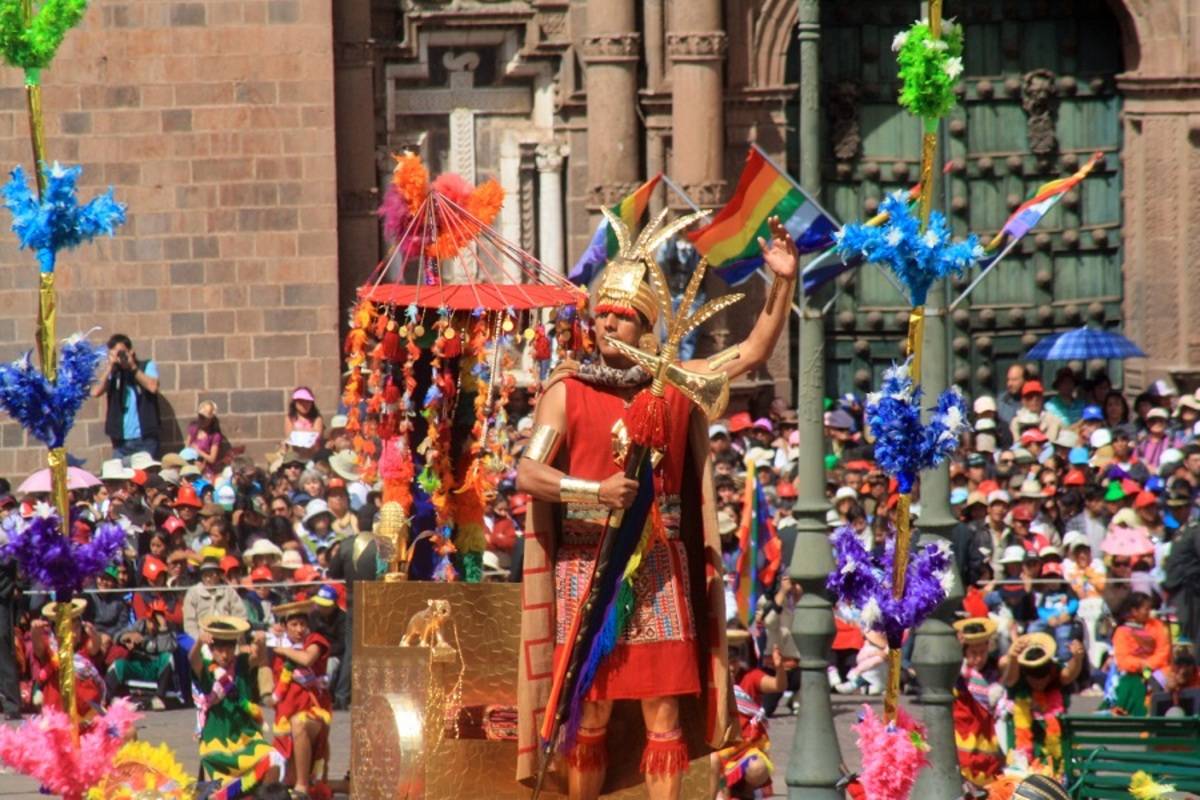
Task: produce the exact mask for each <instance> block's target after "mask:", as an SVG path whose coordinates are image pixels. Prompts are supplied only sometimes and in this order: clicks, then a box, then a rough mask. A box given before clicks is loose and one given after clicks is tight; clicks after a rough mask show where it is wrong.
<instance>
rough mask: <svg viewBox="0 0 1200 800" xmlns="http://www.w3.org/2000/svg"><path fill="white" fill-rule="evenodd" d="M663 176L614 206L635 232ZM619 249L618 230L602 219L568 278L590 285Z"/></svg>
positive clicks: (653, 179)
mask: <svg viewBox="0 0 1200 800" xmlns="http://www.w3.org/2000/svg"><path fill="white" fill-rule="evenodd" d="M660 180H662V173H661V172H660V173H659V174H657V175H655V176H654V177H653V178H651V179H650V180H648V181H646V182H645V183H643V184H642V185H641V186H640V187H638V189H637V190H636V191H635V192H634V193H633V194H631V195H629V196H628V197H626V198H625V199H624V200H622V201H621V202H619V203H617V204H616V205H615V206H613V207H612V209H611V210H612V213H613V214H615V215H616V216H617V218H618V219H620V220H621V221H622V222H624V223H625V226H626V227H628V228H629V230H630V232H631V233H633V234H634V235H636V234H637V231H638V229H640V228H641V226H642V220H643V218H644V217H645V216H646V208H647V207H648V206H649V205H650V195H652V194H654V189H655V187H657V186H658V182H659V181H660ZM618 250H620V246H619V244H618V243H617V234H616V233H615V232H613V231H611V230H609V227H608V220H607V219H602V220H600V224H599V225H598V226H597V227H596V233H595V235H594V236H592V241H591V243H590V244H589V245H588V246H587V249H586V250H584V251H583V255H582V256H580V257H579V260H578V261H576V262H575V266H574V267H572V268H571V274H570V275H568V276H567V278H568V279H569V280H570V281H571V282H572V283H574V284H575V285H576V286H587V285H588V284H589V283H591V282H592V278H594V277H596V274H597V273H599V272H600V270H601V269H603V268H604V265H605V264H607V263H608V261H609V259H611V258H612V257H613V256H615V255H616V254H617V251H618Z"/></svg>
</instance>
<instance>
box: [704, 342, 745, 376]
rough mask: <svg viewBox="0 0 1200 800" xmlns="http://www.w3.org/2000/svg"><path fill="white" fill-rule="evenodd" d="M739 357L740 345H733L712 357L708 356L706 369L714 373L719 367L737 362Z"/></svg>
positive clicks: (740, 352) (740, 355)
mask: <svg viewBox="0 0 1200 800" xmlns="http://www.w3.org/2000/svg"><path fill="white" fill-rule="evenodd" d="M741 357H742V351H741V349H740V345H736V344H735V345H733V346H732V347H726V348H725V349H724V350H722V351H721V352H719V353H717V354H716V355H714V356H710V357H709V359H708V368H709V369H711V370H712V371H713V372H716V371H717V370H719V369H720V368H721V367H723V366H725V365H726V364H730V363H732V362H734V361H737V360H738V359H739V358H741Z"/></svg>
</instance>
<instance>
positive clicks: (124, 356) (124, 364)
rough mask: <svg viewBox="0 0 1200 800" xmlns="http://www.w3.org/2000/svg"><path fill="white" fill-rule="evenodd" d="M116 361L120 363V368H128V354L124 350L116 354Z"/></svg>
mask: <svg viewBox="0 0 1200 800" xmlns="http://www.w3.org/2000/svg"><path fill="white" fill-rule="evenodd" d="M117 360H118V361H120V362H121V366H122V367H128V366H129V353H128V352H127V351H125V350H121V351H119V352H118V353H117Z"/></svg>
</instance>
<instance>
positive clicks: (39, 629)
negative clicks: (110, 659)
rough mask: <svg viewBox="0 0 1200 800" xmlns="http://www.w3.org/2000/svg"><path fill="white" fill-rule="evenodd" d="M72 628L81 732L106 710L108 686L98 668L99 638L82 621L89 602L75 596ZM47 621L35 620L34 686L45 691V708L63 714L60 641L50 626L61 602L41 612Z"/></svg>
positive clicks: (31, 667)
mask: <svg viewBox="0 0 1200 800" xmlns="http://www.w3.org/2000/svg"><path fill="white" fill-rule="evenodd" d="M70 606H71V611H70V619H71V625H72V626H73V627H74V628H75V655H74V658H73V660H74V664H75V711H76V713H77V715H78V717H79V727H80V730H81V731H86V730H87V729H88V728H89V727H91V724H92V720H93V719H94V718H95V716H96V714H97V713H99V712H100V711H101V710H103V708H104V704H105V702H106V700H105V694H106V687H105V683H104V676H103V675H101V674H100V670H99V669H97V667H96V662H97V661H98V660H100V637H99V635H98V634H97V633H96V631H95V630H94V629H93V628H92V624H91V623H90V622H89V623H87V624H86V628H85V625H84V623H83V620H82V616H83V612H84V610H85V609H86V608H87V601H86V600H84V599H83V598H82V597H76V598H74V599H72V600H71V603H70ZM42 616H44V617H45V618H46V619H45V620H35V621H34V623H33V625H32V626H31V630H30V634H29V636H30V640H31V641H32V644H33V663H32V664H31V665H30V671H31V674H32V675H33V681H34V684H35V686H37V687H40V688H41V690H42V705H43V706H45V707H50V708H57V709H59V710H60V711H63V712H64V713H65V712H66V711H67V709H66V708H65V707H64V706H63V698H62V693H61V690H60V688H59V685H58V681H59V677H58V675H59V671H58V670H59V662H58V641H57V640H56V639H55V638H54V634H53V633H51V623H50V622H48V621H47V620H53V619H55V618H57V616H58V603H48V604H47V605H46V607H45V608H44V609H43V610H42Z"/></svg>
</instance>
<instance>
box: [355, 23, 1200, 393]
mask: <svg viewBox="0 0 1200 800" xmlns="http://www.w3.org/2000/svg"><path fill="white" fill-rule="evenodd" d="M818 2H819V0H686V1H685V0H529V1H528V2H519V1H517V0H512V1H510V2H483V0H453V2H416V1H415V0H401V2H399V3H392V4H386V3H375V4H371V5H373V6H374V8H373V9H372V11H371V12H370V13H371V17H372V19H371V21H370V24H369V25H367V26H365V27H360V28H359V30H360V32H361V36H360V39H361V42H367V41H368V40H369V42H370V44H369V45H366V44H361V43H360V45H355V43H354V42H353V41H345V42H340V43H339V46H338V47H337V49H336V50H335V52H337V53H338V54H342V55H341V59H340V61H339V69H340V68H341V67H342V63H341V61H345V63H346V64H347V65H351V64H361V63H363V62H364V61H366V62H369V63H370V64H371V65H372V66H371V69H373V70H374V74H375V81H376V83H375V92H374V97H375V104H376V107H377V108H378V109H379V110H380V113H381V122H382V126H381V133H380V134H379V136H378V137H377V151H376V152H375V153H369V154H368V153H358V152H355V153H349V152H346V151H342V152H343V155H342V158H341V160H340V161H339V170H338V174H339V181H341V176H342V174H343V171H344V170H345V168H346V167H345V165H344V164H343V162H348V161H349V160H353V159H362V158H374V157H375V155H376V153H378V154H381V155H384V156H386V153H387V152H388V150H390V149H395V148H396V147H397V146H398V145H400V144H403V143H412V144H416V145H417V146H420V147H422V148H423V149H424V151H425V152H426V153H427V155H428V156H430V158H431V161H433V162H434V168H435V169H440V168H441V167H442V165H441V163H440V161H439V159H440V158H442V156H443V155H446V156H448V155H449V154H450V153H451V151H452V150H453V149H454V148H453V147H451V139H452V138H454V136H453V131H452V130H451V129H450V119H451V116H452V112H454V111H455V109H456V108H469V109H470V110H471V111H472V112H473V116H472V118H473V121H474V131H473V134H472V135H473V138H474V145H475V163H476V171H477V174H478V177H484V176H488V175H499V174H500V172H501V169H500V164H499V161H500V158H499V156H498V154H499V153H500V152H501V151H502V149H503V148H504V147H508V150H507V151H506V152H510V153H511V154H513V155H512V157H511V160H510V161H509V162H506V163H508V164H509V167H508V173H507V174H509V175H510V178H511V179H510V180H509V182H508V183H506V184H505V188H506V189H507V190H508V191H509V193H510V196H511V197H512V198H513V200H512V202H514V203H515V204H516V205H515V209H516V212H515V213H514V214H513V216H512V217H511V219H510V222H509V223H508V224H509V226H510V228H509V229H510V230H511V231H513V232H514V233H516V234H517V235H518V236H519V241H520V243H521V244H522V246H523V247H526V248H527V249H530V250H531V251H532V252H535V254H536V252H537V247H538V244H539V242H547V241H551V239H549V238H547V237H543V236H541V235H540V233H539V231H538V226H539V224H541V223H540V222H539V221H544V220H547V219H550V218H551V217H549V216H547V215H543V214H542V213H541V208H540V206H539V203H540V201H541V200H542V199H543V198H542V193H541V191H540V189H539V187H540V186H547V184H545V183H543V181H544V180H548V178H545V177H544V176H545V175H547V174H548V173H546V172H544V171H543V172H539V171H538V169H539V165H538V164H537V163H535V161H536V153H537V152H538V146H539V145H542V144H544V143H547V142H552V141H559V142H562V143H564V144H565V146H566V147H567V148H568V150H569V155H567V156H566V157H565V160H564V163H563V165H562V172H561V176H562V178H561V180H562V184H561V197H562V203H563V205H564V208H563V210H562V214H561V216H560V217H558V218H559V219H561V220H562V225H563V231H562V238H561V242H562V243H563V248H562V249H563V251H564V260H565V262H566V264H568V265H569V264H570V263H572V262H573V261H574V259H575V258H577V257H578V254H579V253H580V252H582V251H583V250H584V249H585V248H586V246H587V244H588V242H589V240H590V239H591V237H592V234H593V232H594V230H595V226H596V224H597V222H598V219H599V217H598V209H599V208H600V207H601V206H606V205H613V204H615V203H616V202H618V201H619V200H620V199H621V198H622V197H624V196H625V195H626V194H628V193H629V192H630V191H632V190H633V189H634V188H636V186H638V185H639V184H640V183H641V182H642V181H643V180H645V179H646V177H648V176H649V175H652V174H654V173H656V172H658V171H663V172H665V173H666V174H668V175H669V176H670V177H671V178H672V179H673V180H674V181H675V183H676V184H677V185H679V186H680V187H681V188H682V190H683V191H684V192H686V193H687V194H688V195H689V199H690V200H691V201H692V202H694V203H696V204H698V205H700V206H702V207H715V206H718V205H719V204H720V203H721V202H723V201H724V200H725V199H726V198H727V196H728V193H729V192H730V190H731V188H732V186H733V185H734V183H735V182H736V179H737V176H738V173H739V171H740V169H741V165H742V163H743V161H744V158H745V153H746V148H747V146H748V145H749V144H751V143H756V144H758V145H759V146H761V147H762V148H763V149H764V150H765V151H766V152H768V153H769V154H770V155H771V156H772V157H773V158H775V159H777V160H778V161H780V162H781V163H786V162H787V160H788V155H789V153H788V148H789V147H795V146H796V144H795V135H794V133H792V132H790V131H789V125H790V126H795V125H796V122H795V120H794V119H793V120H792V121H791V122H789V119H788V114H789V110H791V111H792V112H794V111H795V110H796V107H797V105H798V104H801V103H802V104H803V105H804V108H800V109H799V111H800V113H801V114H802V115H803V114H813V113H815V114H816V115H818V116H819V117H822V118H823V121H824V124H825V125H827V126H828V127H827V129H826V130H827V140H825V141H822V143H821V146H822V147H825V146H830V144H831V146H832V148H833V157H834V161H835V162H836V163H839V164H843V165H845V167H846V169H848V170H849V169H863V170H871V169H880V168H881V167H882V169H883V171H884V172H885V173H887V174H889V175H890V174H893V173H894V174H895V175H897V176H898V175H899V174H900V173H899V170H900V168H901V167H903V169H904V170H911V168H910V165H908V164H896V165H892V164H891V163H890V162H888V163H885V164H883V165H879V164H875V163H870V164H859V163H858V162H859V161H860V160H861V156H862V150H863V147H862V141H863V137H864V124H865V123H863V124H860V121H859V117H858V113H857V108H856V105H857V103H858V102H859V98H860V97H862V96H866V93H870V92H879V91H882V90H883V88H884V87H883V84H882V83H879V85H868V84H867V83H863V84H862V85H854V86H851V85H847V86H836V87H829V86H825V87H824V88H823V91H822V94H820V95H818V94H816V93H809V94H808V95H806V96H805V97H803V98H800V97H798V92H799V90H800V87H799V86H798V85H796V84H795V83H789V81H788V77H787V63H788V57H789V52H790V51H791V50H792V49H793V48H794V47H795V42H796V40H797V37H798V36H802V37H808V38H816V39H817V40H819V39H820V36H821V30H820V28H819V26H815V25H812V26H807V27H806V28H805V29H804V30H801V31H798V30H797V24H796V23H797V18H798V15H797V14H798V8H799V6H800V5H805V6H806V7H808V6H811V5H815V4H818ZM1064 2H1076V3H1080V2H1084V0H1064ZM1107 3H1108V5H1109V6H1110V7H1111V8H1112V9H1113V11H1114V13H1115V14H1116V15H1117V17H1118V18H1119V20H1120V22H1121V25H1122V37H1123V50H1124V55H1125V65H1126V72H1125V73H1124V74H1123V75H1122V76H1121V77H1120V80H1119V89H1120V91H1121V93H1122V95H1123V98H1122V100H1123V104H1124V105H1123V107H1124V116H1123V120H1124V122H1123V124H1124V132H1123V151H1122V155H1121V165H1122V170H1123V175H1122V180H1123V187H1124V189H1123V191H1124V194H1123V197H1124V200H1123V202H1124V211H1123V217H1124V220H1125V224H1124V229H1123V230H1122V231H1121V232H1120V233H1119V234H1118V233H1117V231H1111V232H1109V233H1111V234H1112V237H1113V238H1114V239H1115V238H1116V237H1117V236H1120V237H1122V239H1121V241H1122V245H1123V247H1124V270H1125V272H1124V274H1125V285H1126V291H1125V300H1124V311H1125V319H1126V330H1127V332H1128V333H1130V334H1131V335H1132V336H1133V338H1134V339H1136V340H1137V341H1138V342H1139V343H1140V344H1142V345H1143V346H1144V347H1145V349H1146V350H1147V352H1149V353H1150V355H1151V358H1150V359H1148V360H1146V361H1131V362H1129V363H1128V364H1127V365H1126V369H1127V374H1128V375H1129V382H1130V384H1131V385H1133V386H1138V385H1143V384H1144V383H1145V382H1147V381H1149V380H1152V379H1153V378H1156V377H1161V376H1163V375H1164V374H1175V375H1178V376H1179V377H1180V378H1181V379H1184V378H1186V377H1187V375H1188V374H1189V373H1190V371H1191V370H1192V369H1193V367H1194V365H1198V364H1200V327H1198V326H1193V325H1191V324H1190V321H1191V320H1194V319H1197V318H1200V267H1197V266H1196V265H1195V259H1193V258H1191V257H1190V255H1189V249H1188V248H1187V247H1186V246H1184V244H1183V242H1182V241H1181V239H1180V235H1181V234H1180V232H1181V231H1188V230H1195V229H1197V228H1198V227H1200V201H1198V200H1197V199H1196V197H1195V191H1194V186H1196V185H1197V184H1198V183H1200V155H1198V153H1200V151H1198V149H1197V148H1198V147H1200V122H1197V120H1200V25H1197V24H1196V23H1197V17H1196V12H1195V11H1194V10H1192V6H1193V5H1194V3H1192V2H1189V0H1107ZM353 5H368V4H353ZM820 5H821V8H822V10H823V11H828V10H830V8H829V7H831V6H839V5H840V6H841V10H845V12H846V13H849V14H851V15H853V16H855V18H856V19H858V18H860V17H861V21H862V23H863V24H867V25H895V26H896V27H897V28H898V27H900V26H901V25H902V24H903V22H904V20H901V19H896V20H892V19H890V18H889V19H886V20H885V19H875V18H873V17H872V12H871V11H870V9H871V8H872V4H871V3H869V2H867V0H858V2H856V3H852V4H836V3H834V0H824V2H823V3H821V4H820ZM994 5H995V6H996V9H997V11H995V12H993V13H1000V12H1001V11H1002V10H1003V8H1004V7H1005V3H1004V2H1002V0H995V1H994ZM1035 5H1036V4H1035ZM1022 7H1023V6H1022ZM832 10H833V11H839V9H838V8H833V9H832ZM346 13H349V12H346ZM1031 13H1032V12H1031ZM905 19H907V17H905ZM1015 24H1017V25H1019V24H1020V23H1019V22H1017V23H1015ZM394 31H398V32H399V33H398V34H393V33H392V32H394ZM392 36H394V37H395V38H394V40H393V39H392V38H389V37H392ZM344 38H345V37H344ZM468 52H470V53H474V54H476V55H477V56H478V60H479V61H478V66H477V67H474V68H472V69H469V70H468V69H461V68H460V69H457V71H455V70H453V69H451V68H450V67H449V66H447V63H449V62H444V61H443V59H461V58H462V56H463V54H464V53H468ZM862 55H863V58H864V59H871V60H874V61H878V62H880V63H881V64H882V63H883V62H885V61H887V60H888V58H889V57H890V54H889V53H887V51H886V46H884V47H882V48H881V49H880V52H871V53H867V52H864V53H863V54H862ZM453 63H454V64H455V65H457V64H459V63H463V62H461V61H459V60H455V61H454V62H453ZM347 68H349V67H347ZM359 68H360V69H361V67H359ZM881 74H882V72H881ZM468 79H469V83H468V82H467V81H468ZM454 80H458V81H459V83H458V84H456V85H455V86H454V88H455V91H454V92H449V91H441V92H440V93H439V90H450V89H451V86H452V83H453V81H454ZM1072 80H1073V79H1072V78H1071V77H1070V76H1061V75H1055V74H1051V73H1048V72H1044V71H1032V72H1030V73H1028V74H1027V75H1026V76H1024V80H1023V81H1020V82H1017V81H1015V80H1014V84H1015V85H1012V86H1009V85H996V86H991V85H990V84H988V82H987V81H983V82H981V83H980V85H979V87H978V91H979V92H980V93H981V95H982V94H983V93H985V92H986V91H994V92H996V93H997V94H999V93H1001V92H1003V93H1006V94H1008V95H1009V96H1013V97H1017V98H1019V99H1020V101H1021V103H1022V107H1023V108H1024V110H1025V111H1026V114H1027V137H1028V142H1029V145H1030V149H1031V151H1032V152H1033V153H1034V154H1035V155H1037V156H1038V157H1040V158H1042V159H1047V160H1048V161H1054V160H1055V159H1058V158H1060V156H1059V142H1058V139H1057V133H1056V124H1057V122H1056V118H1055V116H1056V102H1057V100H1056V98H1059V97H1065V96H1067V95H1066V94H1065V93H1068V92H1070V91H1072V90H1073V85H1072V83H1071V81H1072ZM1085 88H1086V87H1085ZM338 91H339V101H340V99H341V97H342V96H343V93H344V89H343V88H342V84H340V83H339V90H338ZM358 99H359V100H361V98H358ZM366 113H367V112H366V108H365V106H361V107H360V108H359V117H358V121H357V122H355V123H354V125H356V126H357V127H358V128H370V127H371V122H370V120H368V119H367V118H366V116H365V115H366ZM458 116H459V117H461V116H462V115H461V114H459V115H458ZM348 118H349V113H347V114H346V115H340V116H339V141H340V140H341V138H342V136H343V135H344V134H343V132H344V131H347V130H348V128H349V126H350V124H351V123H350V122H348ZM459 122H460V125H464V124H465V123H463V122H462V120H459ZM463 131H465V127H464V128H462V129H461V130H460V136H459V141H460V142H461V135H464V134H463ZM951 135H954V134H953V132H951ZM505 142H508V145H505V144H504V143H505ZM1067 155H1068V156H1070V155H1072V154H1067ZM1066 159H1067V157H1066V156H1063V157H1061V161H1062V163H1063V165H1064V166H1065V165H1067V160H1066ZM380 163H381V164H383V165H384V169H383V170H376V174H375V178H376V180H375V182H374V183H368V184H367V185H360V186H343V187H340V189H341V190H342V191H343V193H344V192H345V191H358V192H360V193H361V192H369V191H371V190H378V187H380V186H382V185H383V183H382V182H383V180H384V178H385V177H386V176H385V174H384V172H385V170H386V164H387V160H386V158H382V159H380ZM798 177H799V176H798ZM908 177H909V178H911V177H912V175H911V174H910V175H909V176H908ZM345 196H346V197H357V196H359V195H355V194H348V195H345ZM361 196H362V197H364V198H365V197H367V195H366V194H362V195H361ZM1021 199H1023V198H1022V197H1018V198H1017V201H1018V202H1019V201H1020V200H1021ZM363 202H365V200H364V201H363ZM653 202H654V207H656V208H661V207H663V205H664V204H668V205H670V206H672V207H674V208H677V209H679V210H682V209H683V208H685V207H686V206H687V204H686V203H685V202H684V201H683V200H682V198H679V197H676V196H674V195H673V194H672V193H671V192H670V191H660V192H659V193H658V195H657V196H656V197H655V199H654V201H653ZM358 205H359V203H355V204H354V206H358ZM346 210H347V211H350V209H349V208H348V209H346ZM347 219H348V218H347ZM367 222H370V220H364V222H363V223H362V224H366V223H367ZM347 224H348V225H349V222H348V223H347ZM345 241H346V239H345V238H344V242H345ZM342 249H343V251H345V249H346V248H345V247H343V248H342ZM349 256H350V254H349V253H346V252H343V253H342V260H343V281H344V282H345V281H348V280H352V279H353V271H354V270H355V269H357V267H354V266H353V263H354V261H352V260H351V259H350V258H349ZM376 257H377V256H376ZM356 259H357V260H358V261H361V262H362V263H367V264H369V265H370V266H373V265H374V263H375V257H372V256H370V255H366V254H364V255H362V256H358V257H356ZM348 264H350V266H347V265H348ZM366 269H369V267H366ZM714 280H715V279H714ZM721 288H722V287H720V286H719V285H717V286H714V287H713V291H717V290H720V289H721ZM746 288H747V289H748V290H749V293H750V295H751V297H750V299H748V300H747V301H745V302H744V303H743V306H742V307H741V308H740V309H739V310H738V313H737V314H734V315H729V318H728V319H724V320H720V321H718V322H716V323H714V329H717V328H720V329H721V330H722V337H725V338H728V339H729V340H730V341H733V340H736V339H737V337H739V336H741V335H743V334H744V333H745V328H746V326H748V325H749V320H750V319H752V317H753V314H751V313H746V312H747V311H748V310H749V309H751V308H752V307H754V306H755V305H756V304H758V303H761V302H762V299H763V293H762V287H761V286H759V285H758V284H757V282H756V281H752V282H751V283H749V284H747V286H746ZM1085 314H1086V309H1081V310H1080V318H1081V319H1083V316H1084V315H1085ZM1164 321H1165V322H1166V323H1167V324H1163V323H1164ZM710 338H711V337H710ZM706 346H707V343H706ZM787 352H788V348H787V347H785V346H782V345H781V347H780V348H779V349H778V352H777V355H776V357H775V359H774V360H773V361H772V364H771V366H770V369H769V372H770V376H771V377H770V380H769V381H767V384H771V385H772V386H773V387H774V388H778V389H779V390H780V391H784V389H785V387H787V386H788V385H789V383H790V379H791V377H792V376H791V372H792V371H793V370H792V369H791V365H790V363H789V358H788V356H787ZM1198 377H1200V375H1198ZM832 388H835V387H831V389H832ZM843 388H849V387H843Z"/></svg>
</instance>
